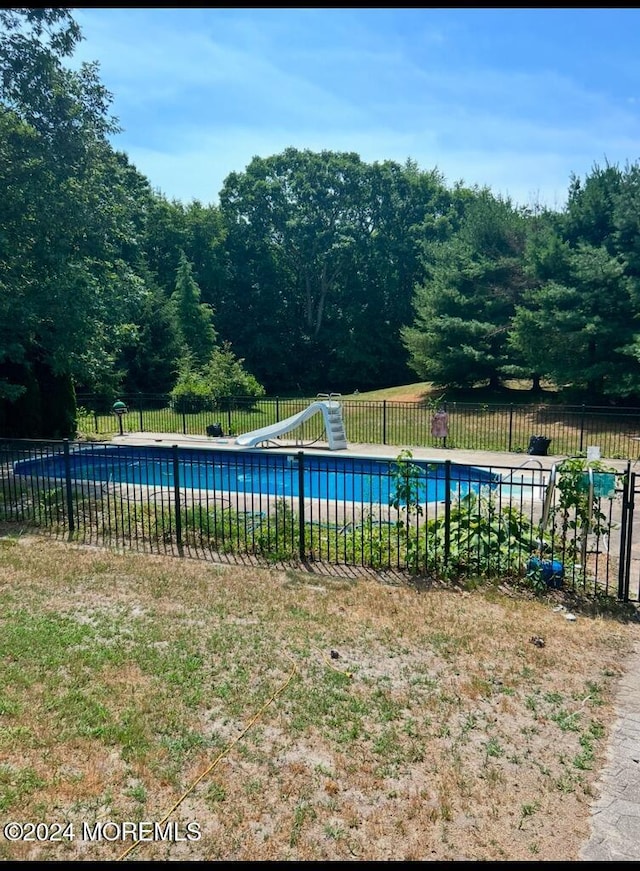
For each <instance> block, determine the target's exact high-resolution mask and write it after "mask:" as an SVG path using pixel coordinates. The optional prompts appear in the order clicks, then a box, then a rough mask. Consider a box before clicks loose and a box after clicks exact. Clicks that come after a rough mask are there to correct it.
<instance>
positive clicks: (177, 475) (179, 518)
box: [172, 445, 182, 549]
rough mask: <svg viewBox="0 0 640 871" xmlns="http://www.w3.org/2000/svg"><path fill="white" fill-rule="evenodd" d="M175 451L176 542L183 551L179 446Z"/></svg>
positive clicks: (173, 447) (174, 447)
mask: <svg viewBox="0 0 640 871" xmlns="http://www.w3.org/2000/svg"><path fill="white" fill-rule="evenodd" d="M172 449H173V498H174V502H175V505H176V542H177V543H178V548H179V549H182V515H181V513H180V461H179V454H178V445H172Z"/></svg>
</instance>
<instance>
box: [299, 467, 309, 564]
mask: <svg viewBox="0 0 640 871" xmlns="http://www.w3.org/2000/svg"><path fill="white" fill-rule="evenodd" d="M298 538H299V542H298V554H299V556H300V560H301V562H304V560H305V558H306V551H307V547H306V542H305V535H304V451H298Z"/></svg>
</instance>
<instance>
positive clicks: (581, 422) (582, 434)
mask: <svg viewBox="0 0 640 871" xmlns="http://www.w3.org/2000/svg"><path fill="white" fill-rule="evenodd" d="M584 412H585V407H584V404H583V406H582V414H581V416H580V447H579V449H578V450H579V451H580V453H582V450H583V448H582V446H583V444H584Z"/></svg>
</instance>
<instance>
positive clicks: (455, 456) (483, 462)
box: [112, 432, 628, 472]
mask: <svg viewBox="0 0 640 871" xmlns="http://www.w3.org/2000/svg"><path fill="white" fill-rule="evenodd" d="M112 441H113V442H115V443H119V444H129V445H140V446H143V445H158V444H160V445H163V446H165V447H167V446H172V445H178V447H184V448H208V449H210V450H230V451H235V452H238V451H250V452H252V453H267V452H268V453H278V452H281V453H291V451H304V452H305V453H307V454H309V455H311V456H312V455H313V454H324V455H326V456H331V457H372V458H374V457H375V458H380V459H391V460H395V459H396V458H397V456H398V454H399V453H400V451H402V450H408V451H411V454H412V455H413V457H414V459H416V460H433V461H434V462H444V461H445V460H451V462H453V463H460V464H463V465H469V466H482V467H508V468H510V469H520V468H521V467H522V469H523V471H527V472H529V471H532V472H535V471H539V470H542V471H546V472H549V471H551V469H552V468H553V466H557V465H559V464H560V463H561V462H562V461H563V460H566V459H568V455H567V454H560V455H556V454H549V455H548V456H546V457H540V456H533V455H530V454H526V453H509V452H507V451H477V450H466V449H464V450H463V449H459V448H423V447H416V446H414V445H380V444H361V443H355V442H353V443H349V444H348V446H347V447H346V448H343V449H342V450H338V451H331V450H329V446H328V444H327V443H326V442H320V441H319V442H314V443H313V444H312V445H311V444H308V443H304V442H300V441H295V440H293V439H278V440H277V443H270V444H269V446H268V447H258V448H256V447H252V448H249V447H243V446H241V445H237V444H236V443H235V436H227V437H223V438H209V437H208V436H197V435H183V434H181V433H154V432H127V433H124V434H123V435H121V436H120V435H116V436H114V437H113V439H112ZM602 462H603V463H604V465H606V466H610V467H611V468H614V469H616V470H617V471H619V472H624V471H625V470H626V468H627V462H628V461H627V460H609V459H607V458H603V460H602Z"/></svg>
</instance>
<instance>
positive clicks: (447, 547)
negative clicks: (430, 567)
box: [444, 460, 451, 566]
mask: <svg viewBox="0 0 640 871" xmlns="http://www.w3.org/2000/svg"><path fill="white" fill-rule="evenodd" d="M444 482H445V497H444V564H445V566H446V565H448V564H449V556H450V554H451V460H445V461H444Z"/></svg>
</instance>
